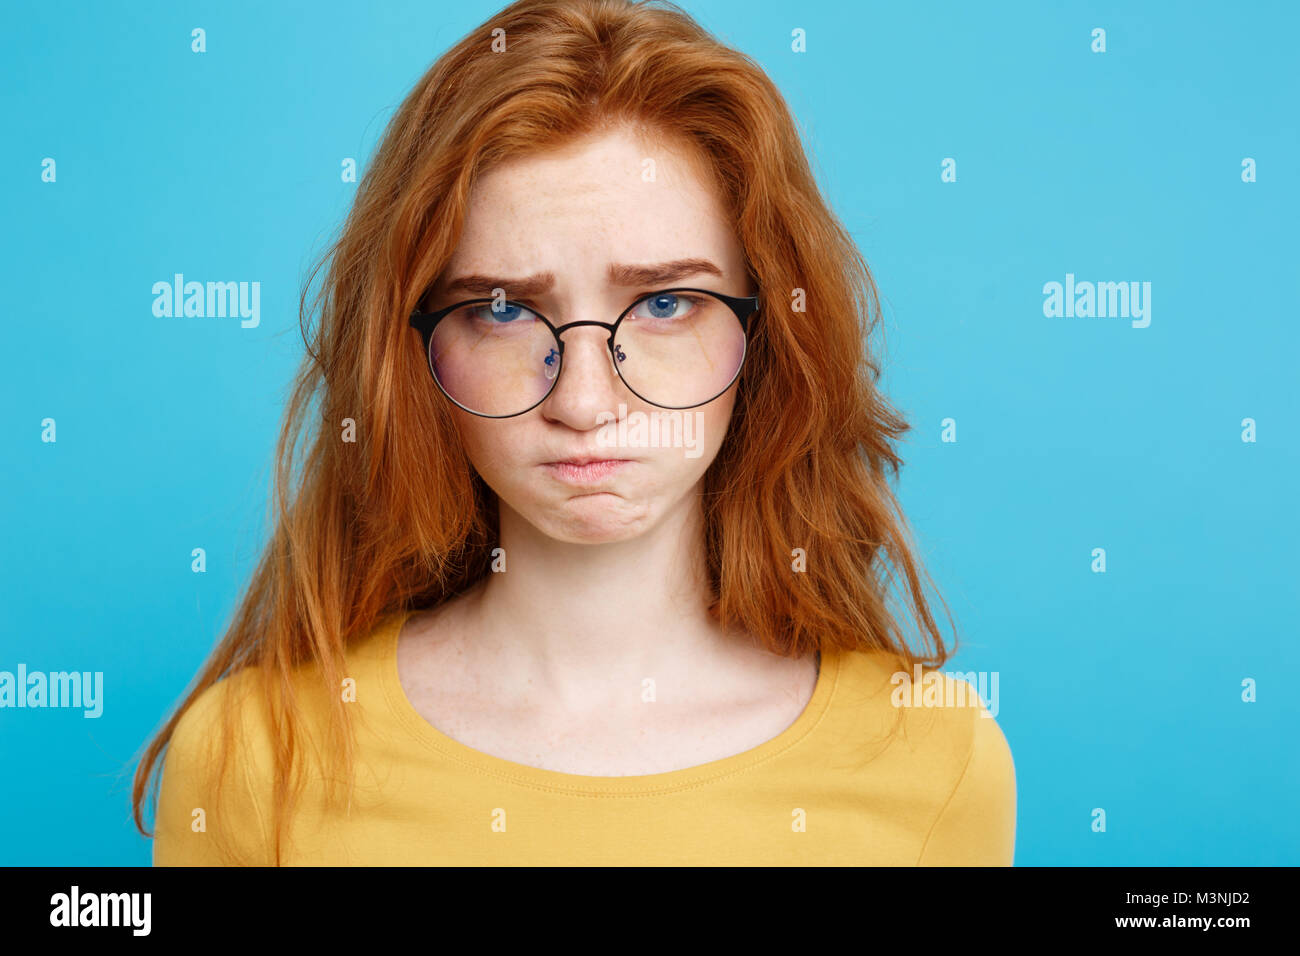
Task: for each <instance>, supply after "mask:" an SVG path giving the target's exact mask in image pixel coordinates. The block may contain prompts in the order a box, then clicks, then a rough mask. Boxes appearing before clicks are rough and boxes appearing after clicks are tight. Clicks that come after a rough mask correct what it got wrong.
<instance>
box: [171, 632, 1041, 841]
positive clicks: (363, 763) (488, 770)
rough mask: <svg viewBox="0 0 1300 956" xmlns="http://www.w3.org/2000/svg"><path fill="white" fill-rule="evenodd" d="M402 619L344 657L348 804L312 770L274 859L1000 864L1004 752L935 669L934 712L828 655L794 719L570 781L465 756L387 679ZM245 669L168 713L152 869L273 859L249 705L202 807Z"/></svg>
mask: <svg viewBox="0 0 1300 956" xmlns="http://www.w3.org/2000/svg"><path fill="white" fill-rule="evenodd" d="M408 614H409V612H399V613H396V614H393V615H390V616H389V617H387V618H386V619H384V620H383V621H382V622H381V623H380V625H379V626H378V627H377V628H376V629H375V630H374V631H373V632H372V633H371V634H370V635H369V636H368V637H367V638H366V639H365V640H364V641H362V642H360V643H358V644H357V645H356V646H354V647H352V648H350V649H349V650H348V653H347V663H348V668H347V676H349V677H352V678H354V679H355V682H356V685H355V693H356V700H355V702H352V703H349V704H347V706H349V707H353V708H355V710H354V711H353V714H354V717H357V718H360V719H359V720H355V721H354V725H355V726H356V735H357V736H356V741H357V745H356V751H355V753H356V767H357V777H356V785H355V789H354V790H353V792H352V797H351V806H350V809H343V808H340V807H338V806H337V805H332V806H327V805H326V804H325V802H324V801H323V799H322V798H323V796H324V793H323V791H322V789H321V787H322V785H320V784H317V783H316V782H315V780H313V781H312V782H311V783H310V784H309V785H308V787H307V789H306V791H305V792H304V794H303V797H302V798H301V800H300V802H299V805H298V806H299V809H298V812H297V813H296V814H295V815H294V816H293V817H292V818H291V821H290V826H289V827H288V828H287V829H286V837H287V840H286V843H285V845H284V848H283V850H284V855H283V856H282V862H283V863H285V864H288V865H399V866H400V865H417V866H419V865H428V866H462V865H469V866H475V865H489V866H498V865H504V866H514V865H524V866H527V865H542V866H550V865H559V866H566V865H594V866H622V865H650V866H659V865H665V866H676V865H687V866H689V865H717V866H745V865H762V866H771V865H812V866H817V865H848V866H856V865H904V866H910V865H913V864H920V865H1010V864H1011V863H1012V857H1013V852H1014V845H1015V824H1016V786H1015V769H1014V766H1013V764H1012V759H1011V751H1010V748H1009V747H1008V745H1007V741H1006V738H1005V737H1004V736H1003V734H1002V731H1001V729H1000V728H999V727H998V724H997V721H996V720H995V719H993V717H992V716H991V715H990V714H989V712H988V711H987V710H986V709H985V708H984V706H983V704H982V703H980V702H979V700H978V697H977V696H976V695H975V693H974V689H973V688H972V687H971V685H970V684H969V683H968V682H966V681H957V680H954V679H953V678H951V677H948V676H943V675H937V676H936V680H938V679H939V677H940V676H941V679H942V683H941V684H939V685H938V686H939V687H942V688H943V689H944V690H945V691H946V692H948V693H952V692H955V691H956V690H958V689H959V688H958V686H957V685H958V684H960V685H961V687H960V689H961V690H962V691H964V692H965V694H966V696H965V700H966V701H967V703H966V705H965V706H953V705H952V701H954V700H961V698H958V697H945V696H943V695H939V697H938V700H939V701H941V702H942V701H944V700H946V701H948V704H947V705H945V706H918V704H921V703H922V701H923V698H922V696H921V693H920V688H919V687H918V686H917V685H916V684H915V683H913V684H912V685H911V688H910V689H909V690H908V691H907V692H906V693H902V691H901V690H900V689H899V688H900V686H901V687H906V686H907V685H900V684H899V683H896V682H891V675H893V674H895V673H896V672H898V671H900V670H902V668H901V667H900V666H898V661H897V660H896V659H895V658H892V657H887V656H886V655H883V654H879V653H864V652H853V653H844V652H837V651H834V650H828V651H826V652H824V653H823V654H822V662H821V672H820V674H819V676H818V680H817V685H816V688H815V690H814V692H813V695H812V699H811V700H810V701H809V703H808V705H807V707H806V708H805V709H804V711H803V713H802V714H801V715H800V716H799V717H798V718H797V719H796V720H795V722H794V723H793V724H792V725H790V726H789V727H788V728H786V730H784V731H783V732H781V733H780V734H778V735H777V736H776V737H774V738H772V739H770V740H768V741H766V742H765V743H763V744H760V745H759V746H757V747H755V748H753V749H751V750H747V751H745V752H743V753H739V754H735V755H733V756H729V757H724V758H722V759H720V760H714V761H710V762H709V763H705V764H701V765H699V766H695V767H688V768H686V769H683V770H674V771H671V772H668V773H655V774H649V775H643V776H626V777H592V776H584V775H579V774H567V773H560V772H557V771H551V770H543V769H539V768H536V767H529V766H526V765H523V764H518V763H514V762H512V761H509V760H505V759H503V758H499V757H494V756H492V755H490V754H487V753H484V752H482V751H479V750H475V749H473V748H471V747H468V746H466V745H464V744H462V743H460V742H459V741H456V740H454V739H452V738H451V737H448V736H446V735H445V734H443V733H441V732H440V731H438V730H437V729H436V728H434V727H433V725H431V724H430V723H429V722H428V721H427V720H425V719H424V718H423V717H421V716H420V714H419V713H418V712H417V711H416V710H415V708H414V706H413V705H412V704H411V702H410V700H409V699H408V698H407V697H406V694H405V693H404V691H403V690H402V687H401V683H400V681H399V678H398V671H397V657H396V651H397V637H398V633H399V630H400V627H401V625H402V623H403V622H404V621H405V619H406V617H407V616H408ZM315 673H317V672H316V669H315V666H314V665H313V666H311V667H307V668H304V669H303V670H302V671H300V672H299V673H298V676H299V677H300V678H301V683H296V684H295V688H296V690H297V691H298V693H299V699H300V702H301V703H302V705H303V706H304V710H305V713H306V715H307V719H308V721H309V722H310V726H311V727H312V728H315V727H319V726H321V725H322V724H323V720H324V718H323V714H324V710H323V707H322V698H321V695H322V694H323V690H322V689H320V687H319V682H316V683H313V682H311V681H310V680H309V679H308V678H309V675H312V674H315ZM908 676H909V678H911V677H913V676H914V675H908ZM258 679H260V678H259V677H258V675H257V673H256V672H255V671H252V670H245V671H240V672H237V673H236V674H234V675H232V676H230V677H227V678H226V679H224V680H222V681H220V682H218V683H217V684H216V685H215V686H213V687H211V688H209V689H208V690H207V691H205V692H204V693H203V694H202V695H200V697H199V698H198V699H197V700H196V701H195V703H194V704H193V705H192V706H191V708H190V709H189V710H188V711H187V712H186V713H185V715H184V716H183V717H182V718H181V720H180V722H179V723H178V724H177V726H176V729H175V733H174V735H173V737H172V740H171V743H170V746H169V748H168V750H167V751H166V761H165V764H164V770H163V778H162V788H161V790H160V793H159V799H158V812H157V817H156V822H155V826H156V831H155V838H154V848H153V859H154V863H155V865H159V866H171V865H200V866H202V865H221V864H227V863H236V864H244V865H272V864H273V863H274V860H273V856H272V844H271V819H272V818H271V767H272V752H271V747H270V735H269V732H268V729H267V728H268V724H267V721H266V720H265V719H264V717H263V715H262V710H263V708H262V707H261V706H255V707H249V706H248V704H247V703H243V706H245V708H246V714H247V717H248V725H247V727H248V729H247V732H246V733H245V735H244V736H243V738H242V739H241V741H240V746H239V747H237V748H236V750H235V752H234V755H233V757H232V760H233V761H234V764H233V772H232V773H231V774H230V775H229V776H228V778H227V795H225V796H224V799H223V801H222V803H221V804H219V805H217V804H214V802H213V800H212V784H213V782H214V774H215V763H214V762H213V760H212V759H211V755H210V753H209V747H208V745H209V744H212V743H213V742H214V741H215V740H216V739H217V737H218V733H217V731H218V729H219V724H218V720H219V715H220V708H221V707H222V706H225V705H226V704H227V702H229V701H232V700H239V701H241V702H251V701H256V700H259V699H260V694H252V695H249V694H248V691H250V690H252V689H254V682H255V681H256V680H258ZM922 686H924V682H923V685H922ZM236 692H238V693H236ZM898 698H901V699H903V700H905V701H908V702H909V706H899V705H898V703H897V699H898ZM972 700H973V701H974V703H973V704H972V703H970V701H972ZM647 706H652V705H647ZM900 715H901V722H900V721H899V717H900ZM310 732H311V733H313V734H314V733H315V731H314V730H311V731H310ZM302 743H303V741H302V738H301V737H300V738H299V746H300V747H301V745H302ZM315 746H317V747H318V746H319V744H315ZM308 766H310V767H313V769H314V768H315V766H316V765H315V764H309V765H308ZM199 809H202V810H203V813H201V814H200V813H196V810H199Z"/></svg>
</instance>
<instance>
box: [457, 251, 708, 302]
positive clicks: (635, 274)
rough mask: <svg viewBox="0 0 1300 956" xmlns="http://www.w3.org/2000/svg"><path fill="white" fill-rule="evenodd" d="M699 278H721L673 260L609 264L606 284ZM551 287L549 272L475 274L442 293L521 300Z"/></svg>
mask: <svg viewBox="0 0 1300 956" xmlns="http://www.w3.org/2000/svg"><path fill="white" fill-rule="evenodd" d="M701 274H708V275H714V276H718V277H719V278H721V277H722V270H721V269H719V268H718V267H717V266H715V265H714V264H713V263H712V262H710V261H709V260H708V259H674V260H673V261H672V262H656V263H652V264H649V265H627V264H622V263H611V265H610V267H609V270H608V275H609V281H610V283H611V284H613V285H617V286H645V285H670V284H672V283H674V282H676V281H677V280H679V279H684V278H686V277H687V276H693V275H701ZM554 285H555V273H553V272H539V273H537V274H536V275H531V276H525V277H523V278H520V279H500V278H496V277H494V276H485V275H479V274H477V273H475V274H471V275H463V276H458V277H456V278H455V279H452V280H451V281H450V282H448V283H447V286H446V291H448V292H451V291H452V290H454V289H463V290H464V291H466V292H474V293H477V294H479V295H492V293H493V290H495V289H504V290H505V291H506V293H507V294H508V295H510V296H512V297H516V298H522V297H525V296H533V295H541V294H542V293H544V292H549V291H550V290H551V288H552V287H553V286H554Z"/></svg>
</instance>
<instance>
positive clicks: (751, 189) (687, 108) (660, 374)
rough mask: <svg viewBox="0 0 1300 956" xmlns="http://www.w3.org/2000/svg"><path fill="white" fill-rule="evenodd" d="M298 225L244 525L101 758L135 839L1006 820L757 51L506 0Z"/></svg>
mask: <svg viewBox="0 0 1300 956" xmlns="http://www.w3.org/2000/svg"><path fill="white" fill-rule="evenodd" d="M329 259H330V270H329V272H328V282H327V288H326V289H325V295H324V296H323V308H322V309H321V312H320V322H319V325H318V327H317V328H316V329H315V330H314V334H313V336H312V338H311V343H310V344H311V347H310V349H309V352H310V356H309V359H308V361H306V363H305V364H304V367H303V370H302V372H301V374H300V377H299V380H298V383H297V390H296V392H295V394H294V396H293V398H292V402H291V405H290V409H289V419H288V423H287V425H286V429H285V432H284V434H283V436H282V438H281V447H280V463H279V469H278V472H277V483H276V484H277V495H276V503H277V506H278V512H277V521H276V524H275V531H274V535H273V538H272V540H271V541H270V543H269V545H268V549H267V551H266V554H265V556H264V558H263V560H262V562H261V564H260V566H259V567H258V570H257V572H256V574H255V576H254V578H253V581H252V584H251V587H250V589H249V591H248V593H247V595H246V596H245V597H244V599H243V601H242V603H241V604H240V606H239V608H238V611H237V614H236V616H235V619H234V621H233V623H232V625H231V627H230V630H229V632H228V633H227V634H226V636H225V638H224V640H223V641H222V643H221V644H220V646H219V647H218V648H217V650H216V652H215V653H214V654H213V656H212V658H211V660H210V661H209V662H208V664H207V665H206V666H205V667H204V669H203V670H202V672H201V673H200V675H199V677H198V680H197V682H196V686H195V687H194V689H193V690H192V691H191V692H190V693H189V695H188V696H187V697H186V698H185V700H184V701H183V702H182V704H181V706H180V707H179V708H178V710H177V713H176V714H175V715H174V716H172V718H171V719H170V720H169V721H168V722H167V724H166V725H165V726H164V727H163V729H162V731H161V732H160V734H159V735H158V737H157V738H156V739H155V740H154V741H153V742H152V745H151V746H150V747H149V748H148V750H147V751H146V753H145V755H144V759H143V760H142V761H141V764H140V766H139V769H138V770H137V774H136V780H135V787H134V792H133V804H134V811H135V818H136V822H137V825H138V826H140V828H141V831H142V832H145V831H144V825H143V821H142V808H143V803H144V797H145V793H146V791H147V789H148V786H149V783H150V780H151V777H152V776H153V774H154V772H155V770H156V769H157V765H158V764H159V761H160V758H161V756H162V750H163V748H164V747H166V748H167V749H166V759H165V764H164V765H163V774H162V786H161V792H160V795H159V802H158V808H157V818H156V832H155V834H154V839H155V842H154V860H155V862H156V863H158V864H211V863H236V864H253V865H261V864H451V865H462V864H463V865H479V864H503V865H520V864H524V865H527V864H597V865H623V864H717V865H734V864H740V865H745V864H834V865H843V864H849V865H852V864H905V865H910V864H917V863H919V864H1010V863H1011V862H1012V854H1013V844H1014V834H1015V777H1014V769H1013V766H1012V761H1011V755H1010V751H1009V748H1008V746H1007V743H1006V740H1005V738H1004V737H1003V735H1002V733H1001V731H1000V730H999V728H998V726H997V723H996V722H995V721H994V720H993V719H992V717H991V715H990V714H989V712H988V711H987V710H985V709H984V708H983V706H982V705H981V704H980V703H979V702H978V699H977V698H975V696H974V694H973V693H970V694H969V696H968V698H967V700H966V701H965V702H964V705H960V704H959V705H956V706H954V705H952V698H951V696H950V693H951V692H952V691H954V690H959V689H963V688H966V687H967V685H965V684H963V687H962V688H957V687H955V684H956V683H957V682H956V681H954V680H953V679H951V678H948V677H946V676H943V675H940V674H937V672H934V671H933V670H932V669H933V668H934V667H936V666H938V665H941V664H942V663H943V662H944V661H945V660H946V659H947V658H948V657H949V656H950V653H951V652H950V651H949V650H948V649H947V648H946V647H945V644H944V641H943V640H942V637H941V636H940V634H939V632H938V629H937V628H936V626H935V623H934V620H933V618H932V616H931V614H930V612H929V610H928V608H927V605H926V602H925V599H924V597H923V595H922V589H921V585H920V577H919V574H918V565H917V562H916V561H915V559H914V557H913V555H912V549H911V546H910V544H909V536H908V533H907V526H906V522H905V520H904V518H903V516H902V515H901V514H900V513H899V511H898V508H897V503H896V500H895V499H894V497H893V495H892V494H891V491H890V489H889V486H888V484H887V476H888V473H889V472H890V471H893V472H894V473H895V474H896V473H897V470H898V466H899V464H900V462H901V459H899V458H898V457H897V455H896V454H895V451H894V449H893V443H894V441H896V440H897V438H898V437H899V436H900V435H901V434H903V433H904V432H905V431H906V430H907V428H908V426H907V424H906V423H905V422H904V421H903V420H902V419H901V418H900V417H899V415H898V414H897V413H896V412H895V411H894V410H893V409H892V408H891V407H890V406H889V405H888V404H887V402H886V401H885V399H884V398H882V396H881V395H880V394H879V393H878V392H877V391H876V389H875V385H874V382H875V379H876V377H877V375H878V370H877V366H876V365H875V364H874V363H873V361H872V359H871V358H870V356H869V354H868V352H867V350H866V345H867V340H868V337H869V335H870V332H871V331H872V330H873V328H874V327H875V324H876V322H877V321H878V319H879V312H878V304H877V299H876V296H875V289H874V286H873V283H872V279H871V276H870V273H869V272H868V270H867V268H866V265H865V263H863V261H862V259H861V257H860V255H859V254H858V252H857V250H856V249H855V247H854V245H853V243H852V241H851V239H850V238H849V236H848V234H847V232H846V231H845V230H844V229H843V227H842V226H841V225H840V224H839V223H838V222H837V220H836V219H835V217H834V215H833V214H832V213H831V212H830V210H828V208H827V207H826V205H825V202H824V201H823V199H822V197H821V196H820V194H819V192H818V189H817V186H816V184H815V182H814V180H813V177H812V175H811V173H810V171H809V166H808V163H807V162H806V159H805V157H804V155H803V153H802V149H801V146H800V141H799V136H798V133H797V131H796V127H795V125H794V123H793V122H792V119H791V117H790V114H789V111H788V109H787V107H786V106H785V104H784V102H783V100H782V98H781V96H780V94H779V93H778V92H777V90H776V89H775V88H774V87H773V85H772V83H771V82H770V81H769V80H768V79H767V78H766V76H765V75H764V74H763V73H762V71H761V70H760V69H759V68H758V67H756V66H755V65H754V64H753V63H752V62H751V61H750V60H748V59H747V58H746V57H744V56H742V55H741V54H739V53H736V52H734V51H732V50H730V49H728V48H726V47H725V46H723V45H721V44H719V43H718V41H717V40H715V39H714V38H712V37H711V36H710V35H708V34H707V33H705V32H704V31H702V30H701V29H700V28H699V27H698V26H697V25H696V24H695V23H694V22H693V21H692V20H690V19H689V18H688V17H687V16H685V15H684V14H682V13H681V12H680V11H678V10H676V9H675V8H671V7H668V6H664V5H659V6H651V5H643V4H633V3H629V2H626V0H522V2H520V3H516V4H514V5H512V6H510V7H508V8H507V9H505V10H504V11H502V12H501V13H500V14H499V15H498V16H495V17H493V18H492V19H491V20H489V21H488V22H486V23H484V24H483V25H482V26H481V27H480V28H479V29H477V30H475V31H473V32H472V33H471V34H470V35H469V36H468V37H466V38H465V39H464V40H463V41H461V42H460V43H459V44H457V45H456V46H455V47H454V48H453V49H452V50H451V51H450V52H448V53H447V54H446V55H445V56H444V57H443V58H442V59H441V60H439V61H438V62H437V63H436V64H435V65H434V67H433V68H432V69H431V70H430V71H429V73H428V74H427V75H426V76H425V77H424V78H423V79H422V80H421V81H420V82H419V84H418V85H417V86H416V88H415V90H414V91H413V92H412V93H411V95H410V96H409V97H408V98H407V99H406V101H405V102H404V104H403V105H402V107H401V109H400V110H399V111H398V113H397V115H396V116H395V117H394V118H393V120H392V123H391V125H390V127H389V129H388V131H387V133H386V135H385V137H384V139H383V142H382V144H381V146H380V148H379V150H378V152H377V154H376V156H375V158H374V160H373V162H372V164H371V166H370V169H369V171H368V172H367V174H366V176H365V178H364V180H363V181H362V183H361V186H360V189H359V191H358V196H357V200H356V206H355V209H354V211H353V213H352V215H351V217H350V218H349V220H348V222H347V225H346V228H345V229H344V231H343V234H342V237H341V239H340V240H339V241H338V243H337V245H336V247H335V248H334V249H333V250H332V255H331V257H329ZM320 301H321V300H318V304H320ZM304 305H305V302H304ZM304 314H305V310H304ZM304 430H306V431H307V433H308V437H309V440H310V446H309V447H310V451H309V453H308V455H307V458H306V460H305V462H300V465H301V467H300V468H298V469H297V470H296V471H295V468H294V447H295V440H294V439H295V436H296V435H298V434H299V433H300V432H302V431H304ZM889 568H895V569H900V570H901V571H902V574H903V577H904V578H905V579H906V584H907V587H906V588H905V589H904V595H905V597H906V598H907V599H908V600H910V601H911V602H912V605H913V607H914V609H915V612H916V614H915V616H916V619H917V620H918V621H919V622H920V624H921V625H922V628H923V634H922V636H921V643H922V644H923V645H925V646H923V647H922V648H921V649H913V648H911V647H909V645H908V642H907V641H906V640H905V639H904V627H903V625H902V624H901V623H900V622H899V621H897V620H896V619H895V617H894V615H893V613H892V612H891V610H890V609H889V601H888V594H887V589H888V585H889V583H890V581H891V575H890V574H889V573H888V569H889ZM914 667H915V668H918V670H919V669H920V668H922V667H925V668H930V669H931V670H930V671H928V672H927V673H928V677H927V679H926V681H924V683H926V684H927V691H935V690H937V691H939V693H926V694H925V695H924V699H923V695H921V694H920V693H914V691H919V690H920V688H919V687H915V686H913V683H914V682H913V681H912V678H913V677H914V676H915V674H916V673H917V672H918V671H914ZM930 678H933V680H931V679H930ZM918 705H920V706H918Z"/></svg>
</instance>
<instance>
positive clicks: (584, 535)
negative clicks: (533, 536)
mask: <svg viewBox="0 0 1300 956" xmlns="http://www.w3.org/2000/svg"><path fill="white" fill-rule="evenodd" d="M527 517H528V520H529V521H530V522H531V523H532V525H533V526H534V527H535V528H537V530H539V531H540V532H542V534H544V535H546V536H547V537H548V538H554V539H555V540H556V541H565V542H568V543H569V544H611V543H613V542H616V541H627V540H629V539H631V538H635V537H637V536H638V535H641V534H644V533H645V531H646V530H647V529H648V528H649V527H650V526H651V524H653V519H652V515H651V513H650V507H649V506H648V505H647V504H646V503H644V502H636V501H628V500H627V499H626V498H620V497H619V496H618V495H611V494H590V495H575V496H573V497H570V498H566V499H565V500H563V501H561V502H560V503H559V504H557V505H552V506H551V507H549V508H547V509H545V511H544V513H538V512H534V513H533V514H531V515H528V516H527Z"/></svg>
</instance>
